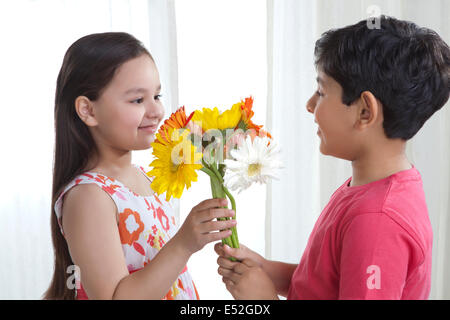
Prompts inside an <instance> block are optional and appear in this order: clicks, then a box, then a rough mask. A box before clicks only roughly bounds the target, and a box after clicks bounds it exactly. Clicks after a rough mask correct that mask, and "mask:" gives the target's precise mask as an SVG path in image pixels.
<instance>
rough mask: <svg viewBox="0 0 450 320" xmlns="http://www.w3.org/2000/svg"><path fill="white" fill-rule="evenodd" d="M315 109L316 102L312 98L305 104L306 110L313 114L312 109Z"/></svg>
mask: <svg viewBox="0 0 450 320" xmlns="http://www.w3.org/2000/svg"><path fill="white" fill-rule="evenodd" d="M315 107H316V101H315V98H314V96H312V97H311V98H309V100H308V101H307V102H306V110H307V111H308V112H310V113H314V109H315Z"/></svg>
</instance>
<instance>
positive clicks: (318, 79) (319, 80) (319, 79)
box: [316, 76, 324, 85]
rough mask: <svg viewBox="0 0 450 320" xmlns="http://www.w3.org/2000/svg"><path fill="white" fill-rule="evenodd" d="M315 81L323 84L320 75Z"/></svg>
mask: <svg viewBox="0 0 450 320" xmlns="http://www.w3.org/2000/svg"><path fill="white" fill-rule="evenodd" d="M316 81H317V83H319V84H321V85H324V83H323V79H322V78H321V77H319V76H317V78H316Z"/></svg>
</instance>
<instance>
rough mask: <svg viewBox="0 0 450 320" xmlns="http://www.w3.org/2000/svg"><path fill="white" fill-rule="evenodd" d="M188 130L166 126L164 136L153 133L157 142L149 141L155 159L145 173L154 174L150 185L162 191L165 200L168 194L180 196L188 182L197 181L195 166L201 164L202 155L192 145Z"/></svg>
mask: <svg viewBox="0 0 450 320" xmlns="http://www.w3.org/2000/svg"><path fill="white" fill-rule="evenodd" d="M189 134H190V132H189V130H186V129H174V128H170V127H169V128H167V131H166V135H165V139H163V138H162V137H161V135H160V133H157V134H156V138H157V140H158V142H154V143H152V147H153V155H154V156H155V157H156V159H155V160H153V162H152V163H151V164H150V167H153V169H152V170H151V171H150V172H148V173H147V175H148V176H150V177H154V180H153V182H152V184H151V187H152V189H153V190H154V191H155V192H156V193H157V194H162V193H164V192H166V201H169V199H170V198H171V197H175V198H180V197H181V195H182V194H183V191H184V188H185V187H186V189H189V188H190V187H191V182H192V181H197V177H198V176H197V172H196V170H199V169H201V168H202V167H203V166H202V165H201V159H202V156H203V155H202V153H201V152H197V150H196V147H195V146H194V145H192V143H191V141H190V140H189V138H188V135H189Z"/></svg>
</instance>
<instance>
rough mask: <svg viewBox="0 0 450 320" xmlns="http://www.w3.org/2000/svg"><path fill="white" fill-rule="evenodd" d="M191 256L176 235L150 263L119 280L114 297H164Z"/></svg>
mask: <svg viewBox="0 0 450 320" xmlns="http://www.w3.org/2000/svg"><path fill="white" fill-rule="evenodd" d="M189 257H190V253H188V252H186V250H185V249H184V248H183V247H182V246H180V245H179V243H178V240H177V237H176V235H175V236H174V237H173V238H172V239H171V240H170V241H168V242H167V243H166V245H165V246H164V247H162V248H161V250H160V251H159V252H158V254H157V255H156V256H155V258H154V259H153V260H152V261H150V263H149V264H147V265H146V266H145V267H144V268H143V269H141V270H139V271H136V272H134V273H132V274H130V275H128V276H126V277H125V278H123V279H122V280H121V281H120V282H119V284H118V285H117V287H116V290H115V291H114V295H113V299H136V300H159V299H162V298H163V297H164V296H165V295H166V294H167V292H168V291H169V289H170V287H171V286H172V285H173V283H174V282H175V281H176V279H177V277H178V276H179V274H180V273H181V272H182V271H183V269H184V267H185V266H186V263H187V261H188V260H189Z"/></svg>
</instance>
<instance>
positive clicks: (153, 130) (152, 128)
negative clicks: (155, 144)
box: [138, 124, 158, 134]
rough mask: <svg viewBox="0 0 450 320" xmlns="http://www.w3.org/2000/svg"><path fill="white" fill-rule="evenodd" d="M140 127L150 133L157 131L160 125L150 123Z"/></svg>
mask: <svg viewBox="0 0 450 320" xmlns="http://www.w3.org/2000/svg"><path fill="white" fill-rule="evenodd" d="M138 129H140V130H142V131H144V132H147V133H150V134H154V133H155V132H156V130H157V129H158V125H157V124H155V125H148V126H141V127H139V128H138Z"/></svg>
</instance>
